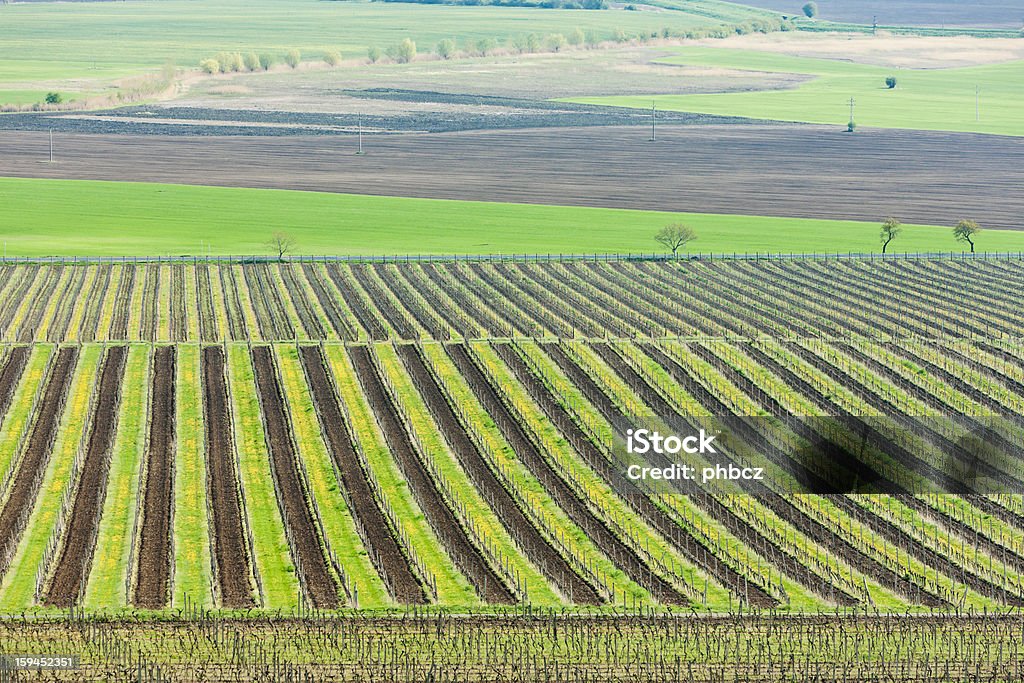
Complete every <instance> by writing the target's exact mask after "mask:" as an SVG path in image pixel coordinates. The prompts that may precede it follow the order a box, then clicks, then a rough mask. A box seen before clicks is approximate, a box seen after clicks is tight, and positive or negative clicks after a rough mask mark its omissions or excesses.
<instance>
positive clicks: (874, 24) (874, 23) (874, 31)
mask: <svg viewBox="0 0 1024 683" xmlns="http://www.w3.org/2000/svg"><path fill="white" fill-rule="evenodd" d="M871 35H873V36H877V35H878V15H877V14H876V15H875V16H874V18H873V19H872V20H871Z"/></svg>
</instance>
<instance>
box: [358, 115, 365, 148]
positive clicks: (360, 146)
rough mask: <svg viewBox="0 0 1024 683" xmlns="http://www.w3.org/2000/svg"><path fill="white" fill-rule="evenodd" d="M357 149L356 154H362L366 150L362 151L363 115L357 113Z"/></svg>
mask: <svg viewBox="0 0 1024 683" xmlns="http://www.w3.org/2000/svg"><path fill="white" fill-rule="evenodd" d="M358 120H359V151H358V152H356V155H357V156H363V155H364V154H366V152H364V151H363V115H362V114H360V115H359V119H358Z"/></svg>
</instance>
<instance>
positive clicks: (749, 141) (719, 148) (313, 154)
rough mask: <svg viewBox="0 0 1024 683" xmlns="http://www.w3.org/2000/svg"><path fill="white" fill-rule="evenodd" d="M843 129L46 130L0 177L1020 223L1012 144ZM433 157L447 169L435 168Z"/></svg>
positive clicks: (30, 138) (1, 159) (1023, 143)
mask: <svg viewBox="0 0 1024 683" xmlns="http://www.w3.org/2000/svg"><path fill="white" fill-rule="evenodd" d="M844 126H845V121H837V125H836V126H835V127H831V128H830V127H822V126H795V125H794V126H790V125H772V126H754V125H732V126H681V127H669V126H665V127H663V128H661V129H659V133H658V142H657V143H650V142H648V141H647V138H648V133H649V131H647V130H645V129H643V128H642V127H618V128H575V129H573V128H568V129H558V130H521V131H483V132H471V133H450V134H435V135H415V134H403V135H394V136H386V137H372V138H370V139H369V140H367V141H365V144H366V149H367V152H368V153H367V154H366V155H365V156H355V155H354V154H353V152H354V151H355V148H354V143H353V141H352V140H351V139H350V138H349V137H348V136H341V137H330V138H306V137H282V138H272V139H271V138H244V137H243V138H231V137H221V138H217V137H204V138H176V137H156V136H152V137H144V136H138V137H133V136H112V135H96V136H89V135H62V136H61V140H60V144H61V150H62V151H61V161H60V162H59V163H57V164H40V163H38V162H39V150H40V149H44V148H45V139H44V138H45V135H44V134H42V133H21V132H0V175H5V176H23V177H56V178H91V179H99V180H139V181H157V182H174V183H186V184H188V183H192V184H202V185H222V186H241V187H276V188H285V189H301V190H318V191H325V192H351V193H357V194H376V195H396V196H410V197H434V198H440V199H465V200H484V201H499V202H521V203H536V204H564V205H572V206H606V207H612V208H628V209H651V210H665V211H690V212H698V213H727V214H744V215H765V216H795V217H807V218H829V219H850V220H866V221H876V220H879V217H880V216H885V215H888V214H892V215H895V216H897V217H899V218H900V220H902V221H904V222H906V223H922V224H932V225H953V224H955V223H956V221H958V220H960V219H961V218H963V217H964V216H970V217H972V218H974V219H975V220H977V221H979V222H980V223H981V224H982V225H985V226H987V227H991V228H1008V229H1019V228H1022V227H1024V226H1022V224H1021V221H1020V215H1021V205H1020V201H1019V199H1018V197H1019V192H1018V191H1017V189H1018V188H1019V187H1021V186H1024V138H1010V137H1001V136H994V135H972V134H958V133H944V132H925V131H900V130H871V129H862V130H860V131H858V133H857V134H856V135H849V134H846V133H844V132H842V130H845V128H843V127H844ZM445 159H458V160H459V163H458V164H446V165H444V172H443V173H439V172H438V168H439V163H442V162H443V160H445ZM510 169H511V170H510ZM510 173H511V174H512V175H510ZM510 178H514V182H512V181H510Z"/></svg>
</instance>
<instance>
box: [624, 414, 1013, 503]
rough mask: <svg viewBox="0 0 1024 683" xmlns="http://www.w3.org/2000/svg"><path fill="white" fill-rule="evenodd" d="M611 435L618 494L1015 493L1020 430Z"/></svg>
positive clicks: (687, 422)
mask: <svg viewBox="0 0 1024 683" xmlns="http://www.w3.org/2000/svg"><path fill="white" fill-rule="evenodd" d="M613 427H614V428H615V438H614V441H613V444H612V454H613V456H614V458H615V460H616V464H617V470H618V473H619V474H620V475H621V479H619V481H618V482H617V486H618V487H619V488H620V489H621V490H622V492H623V493H625V494H628V493H630V492H636V493H643V492H651V491H653V492H655V493H683V494H693V493H698V492H700V491H701V490H707V489H710V488H712V487H724V490H726V491H728V492H731V493H745V494H750V495H755V496H756V495H768V494H770V495H777V494H779V493H784V494H789V493H794V494H799V493H814V494H843V493H894V492H896V493H951V494H958V495H965V494H997V493H1012V494H1024V430H1022V427H1021V423H1020V419H1019V418H1016V417H1014V416H1009V415H982V416H965V415H949V416H927V417H916V416H906V415H892V416H856V415H835V416H813V417H806V416H797V415H772V416H768V415H759V416H735V415H728V416H681V415H669V416H665V417H654V418H650V419H647V420H642V421H640V420H637V421H632V422H628V421H626V420H623V421H622V423H621V424H616V425H613Z"/></svg>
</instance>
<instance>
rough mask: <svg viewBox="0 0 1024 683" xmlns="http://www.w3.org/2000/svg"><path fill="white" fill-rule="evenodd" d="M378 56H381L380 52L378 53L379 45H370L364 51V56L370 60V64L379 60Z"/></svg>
mask: <svg viewBox="0 0 1024 683" xmlns="http://www.w3.org/2000/svg"><path fill="white" fill-rule="evenodd" d="M380 57H381V54H380V48H379V47H370V48H369V49H368V50H367V51H366V58H367V59H369V60H370V64H376V63H377V62H379V61H380Z"/></svg>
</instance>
